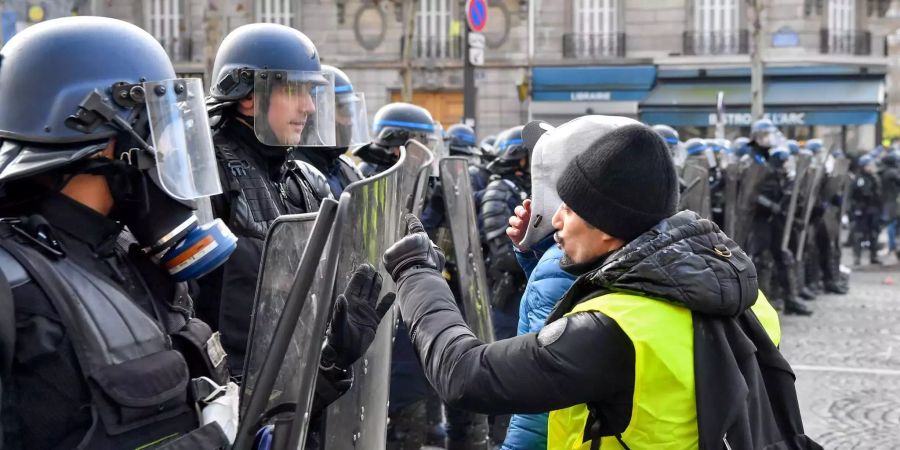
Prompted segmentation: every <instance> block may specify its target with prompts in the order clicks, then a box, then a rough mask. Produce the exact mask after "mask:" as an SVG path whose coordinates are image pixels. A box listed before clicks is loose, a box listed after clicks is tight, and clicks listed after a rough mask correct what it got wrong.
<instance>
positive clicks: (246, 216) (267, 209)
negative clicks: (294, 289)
mask: <svg viewBox="0 0 900 450" xmlns="http://www.w3.org/2000/svg"><path fill="white" fill-rule="evenodd" d="M221 131H223V130H220V132H217V133H216V134H215V136H214V143H215V148H216V157H217V159H218V161H219V164H220V165H221V167H222V170H221V171H220V173H221V174H222V187H223V189H224V192H223V194H222V198H223V199H224V200H225V203H226V204H225V205H221V203H217V202H215V201H214V203H213V205H214V207H215V206H216V205H218V206H219V208H218V209H220V210H218V211H216V212H217V214H220V215H222V216H221V217H220V218H221V219H222V220H224V221H225V224H226V225H228V227H229V228H230V229H231V230H232V231H233V232H234V234H235V235H236V236H238V246H237V250H235V254H234V255H232V257H231V259H230V260H229V261H228V262H226V263H225V264H224V265H223V266H222V268H220V269H218V271H221V272H220V273H221V284H220V286H218V287H219V288H220V289H221V292H215V293H212V294H213V295H214V296H216V295H217V297H215V298H207V299H206V301H207V303H208V302H216V303H217V304H218V306H217V309H214V310H213V311H211V312H210V313H209V314H210V315H211V316H213V317H214V318H212V320H210V321H211V322H212V323H214V324H216V325H217V326H218V329H219V330H221V331H222V343H223V345H224V346H225V350H226V351H227V352H228V354H229V355H232V358H230V359H229V365H230V366H231V369H232V373H233V375H237V376H240V375H242V372H243V370H242V369H243V363H244V356H245V355H244V352H245V349H246V344H247V334H248V333H249V318H250V313H251V311H252V302H253V292H254V289H255V288H256V280H257V278H258V276H259V274H258V270H259V261H260V260H261V258H262V250H263V242H264V240H265V237H266V233H267V232H268V230H269V227H270V226H271V225H272V223H273V222H274V221H275V219H277V218H278V217H279V216H281V215H284V214H301V213H305V212H315V211H318V209H319V205H320V203H321V200H322V199H324V198H330V197H332V195H331V190H330V187H329V185H328V180H327V179H326V178H325V176H324V175H322V173H321V172H319V171H318V170H317V169H316V168H315V167H313V166H312V165H311V164H309V163H307V162H305V161H300V160H294V159H288V160H286V161H285V162H284V163H283V164H282V166H281V168H280V169H279V173H278V174H277V177H276V179H275V180H273V179H272V176H271V174H269V173H266V169H265V167H266V165H265V162H263V161H261V159H262V156H260V155H257V154H254V152H257V150H256V149H253V148H247V146H246V145H243V144H242V143H241V142H240V141H237V140H233V139H230V137H228V136H223V135H222V133H221ZM285 151H287V149H285ZM222 206H224V210H221V209H222ZM201 292H202V291H201ZM203 295H204V297H206V295H207V294H205V293H204V294H203Z"/></svg>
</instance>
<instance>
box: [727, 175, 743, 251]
mask: <svg viewBox="0 0 900 450" xmlns="http://www.w3.org/2000/svg"><path fill="white" fill-rule="evenodd" d="M724 173H725V234H727V235H728V236H729V237H734V232H735V227H736V226H737V225H736V224H737V203H738V188H739V187H740V183H741V166H740V164H730V165H728V166H727V167H726V168H725V172H724Z"/></svg>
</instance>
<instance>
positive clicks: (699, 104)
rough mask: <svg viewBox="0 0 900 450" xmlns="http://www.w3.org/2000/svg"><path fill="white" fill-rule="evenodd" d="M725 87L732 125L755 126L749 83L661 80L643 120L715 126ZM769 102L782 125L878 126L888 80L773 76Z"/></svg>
mask: <svg viewBox="0 0 900 450" xmlns="http://www.w3.org/2000/svg"><path fill="white" fill-rule="evenodd" d="M720 91H721V92H723V93H724V94H725V111H726V124H727V125H729V126H749V125H750V123H751V121H752V119H751V117H750V83H749V81H746V82H737V81H710V80H702V79H698V80H684V79H680V80H671V81H665V80H661V82H660V83H659V84H658V85H657V86H656V88H654V89H653V92H651V93H650V95H649V96H648V97H647V98H646V99H644V101H643V102H641V109H640V118H641V120H642V121H643V122H646V123H650V124H657V123H665V124H668V125H672V126H710V125H712V124H714V123H715V109H716V95H717V93H718V92H720ZM763 102H764V104H765V110H766V113H767V116H768V117H769V118H771V119H772V120H773V121H774V122H775V123H776V125H864V124H874V123H876V122H877V121H878V114H879V111H880V110H881V109H882V106H883V105H884V82H883V79H871V78H870V79H856V80H853V79H847V78H841V79H830V80H829V79H812V80H810V79H807V80H803V79H782V80H771V81H766V83H765V85H764V92H763Z"/></svg>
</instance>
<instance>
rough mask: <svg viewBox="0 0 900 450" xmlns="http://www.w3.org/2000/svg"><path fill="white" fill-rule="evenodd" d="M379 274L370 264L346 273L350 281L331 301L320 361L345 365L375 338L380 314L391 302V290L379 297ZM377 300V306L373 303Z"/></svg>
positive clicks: (364, 349) (345, 367)
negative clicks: (332, 302) (350, 273)
mask: <svg viewBox="0 0 900 450" xmlns="http://www.w3.org/2000/svg"><path fill="white" fill-rule="evenodd" d="M381 283H382V279H381V275H379V274H378V272H376V271H375V268H374V267H372V265H371V264H360V265H359V267H357V268H356V270H355V271H353V275H351V276H350V283H348V284H347V288H346V289H344V293H343V294H341V295H339V296H338V298H337V300H335V303H334V310H333V311H332V316H331V325H330V326H329V327H328V333H327V337H326V340H325V347H324V348H323V349H322V361H323V363H324V364H325V365H326V366H327V365H331V364H333V365H334V366H337V367H338V368H340V369H344V370H346V369H348V368H350V366H352V365H353V363H354V362H356V360H358V359H359V358H360V357H361V356H362V355H364V354H365V353H366V350H367V349H368V348H369V344H371V343H372V340H373V339H375V331H376V330H377V329H378V324H379V323H380V322H381V318H382V317H384V315H385V313H387V311H388V309H390V307H391V305H392V304H393V303H394V297H395V295H394V293H388V294H387V295H385V296H384V297H383V298H382V299H381V301H378V296H379V295H380V293H381ZM376 303H377V306H376Z"/></svg>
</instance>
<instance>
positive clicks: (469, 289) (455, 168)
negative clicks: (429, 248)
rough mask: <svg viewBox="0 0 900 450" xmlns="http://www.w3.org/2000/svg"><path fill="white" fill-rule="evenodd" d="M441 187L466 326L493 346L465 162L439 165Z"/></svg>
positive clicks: (448, 161)
mask: <svg viewBox="0 0 900 450" xmlns="http://www.w3.org/2000/svg"><path fill="white" fill-rule="evenodd" d="M439 164H440V174H441V185H442V186H443V189H444V205H445V207H446V217H447V220H448V222H449V223H450V234H451V237H452V239H453V251H454V255H455V256H456V270H457V272H458V273H457V276H458V277H459V289H460V295H461V296H462V298H461V299H460V301H461V302H462V304H463V312H464V314H465V317H466V323H468V324H469V327H470V328H472V331H473V332H475V336H477V337H478V339H480V340H481V341H483V342H488V343H489V342H493V340H494V327H493V324H492V322H491V310H490V299H489V298H488V287H487V275H486V272H485V269H484V256H483V255H482V254H481V240H480V238H479V235H478V227H477V223H478V217H477V216H476V214H475V195H474V194H473V193H472V183H471V181H470V180H469V167H468V162H467V161H466V158H463V157H451V158H443V159H441V161H440V163H439Z"/></svg>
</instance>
